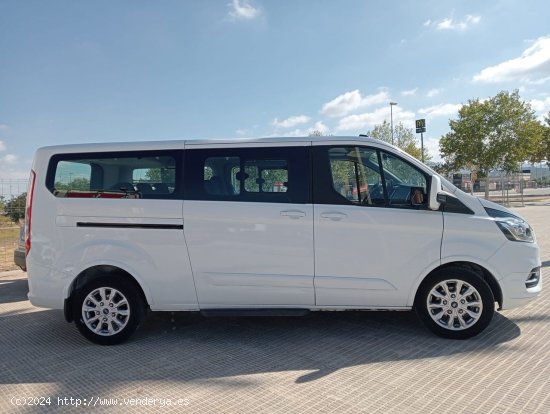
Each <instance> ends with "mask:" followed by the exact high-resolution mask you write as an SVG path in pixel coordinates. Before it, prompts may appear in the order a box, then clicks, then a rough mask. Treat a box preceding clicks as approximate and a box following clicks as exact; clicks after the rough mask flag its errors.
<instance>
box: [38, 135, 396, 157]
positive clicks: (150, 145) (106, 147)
mask: <svg viewBox="0 0 550 414" xmlns="http://www.w3.org/2000/svg"><path fill="white" fill-rule="evenodd" d="M339 141H348V142H349V141H353V142H358V143H364V144H366V143H371V144H378V145H385V146H388V147H392V146H391V145H390V144H388V143H386V142H383V141H380V140H377V139H375V138H370V137H363V136H347V137H333V136H322V137H317V136H315V137H268V138H228V139H188V140H173V141H132V142H130V141H128V142H103V143H89V144H69V145H55V146H48V147H42V148H40V149H39V150H38V151H40V152H41V153H50V154H56V153H71V152H75V153H83V152H111V151H145V150H158V149H183V148H184V147H185V146H194V145H213V146H216V145H223V146H225V145H232V144H235V145H238V144H255V143H257V144H269V143H273V144H284V143H289V144H291V143H300V142H301V143H308V142H314V143H320V142H339Z"/></svg>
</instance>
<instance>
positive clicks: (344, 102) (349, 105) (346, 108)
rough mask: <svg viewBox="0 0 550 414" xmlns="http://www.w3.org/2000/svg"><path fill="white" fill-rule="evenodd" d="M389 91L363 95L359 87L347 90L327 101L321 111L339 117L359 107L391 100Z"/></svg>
mask: <svg viewBox="0 0 550 414" xmlns="http://www.w3.org/2000/svg"><path fill="white" fill-rule="evenodd" d="M389 99H390V97H389V95H388V92H386V91H380V92H378V93H376V94H374V95H367V96H364V97H363V96H361V93H360V92H359V90H358V89H355V90H354V91H351V92H346V93H344V94H342V95H339V96H337V97H336V98H334V99H333V100H332V101H330V102H327V103H325V104H324V105H323V107H322V108H321V113H322V114H323V115H327V116H330V117H339V116H344V115H347V114H349V113H350V112H352V111H355V110H356V109H359V108H364V107H366V106H370V105H376V104H380V103H382V102H385V101H389Z"/></svg>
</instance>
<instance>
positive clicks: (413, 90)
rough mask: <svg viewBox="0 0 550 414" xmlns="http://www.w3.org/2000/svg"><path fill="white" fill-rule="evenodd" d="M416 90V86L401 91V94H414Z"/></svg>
mask: <svg viewBox="0 0 550 414" xmlns="http://www.w3.org/2000/svg"><path fill="white" fill-rule="evenodd" d="M417 91H418V88H414V89H407V90H406V91H401V96H414V95H416V92H417Z"/></svg>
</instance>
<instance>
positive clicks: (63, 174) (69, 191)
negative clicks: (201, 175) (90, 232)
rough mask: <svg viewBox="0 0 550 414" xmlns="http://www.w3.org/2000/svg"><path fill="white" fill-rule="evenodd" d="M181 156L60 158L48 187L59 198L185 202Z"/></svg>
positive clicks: (170, 153)
mask: <svg viewBox="0 0 550 414" xmlns="http://www.w3.org/2000/svg"><path fill="white" fill-rule="evenodd" d="M180 170H181V152H179V151H147V152H139V153H138V152H132V153H128V152H125V153H118V152H117V153H95V154H60V155H56V156H54V157H52V159H51V161H50V167H49V170H48V177H47V186H48V188H49V190H50V191H51V192H52V194H54V195H55V196H56V197H63V198H121V199H139V198H143V199H148V198H151V199H159V198H160V199H164V198H167V199H171V198H181V184H180V182H179V181H180V176H181V172H180Z"/></svg>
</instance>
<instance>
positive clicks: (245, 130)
mask: <svg viewBox="0 0 550 414" xmlns="http://www.w3.org/2000/svg"><path fill="white" fill-rule="evenodd" d="M235 134H237V135H241V136H244V135H249V131H248V129H244V128H239V129H237V130H236V131H235Z"/></svg>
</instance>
